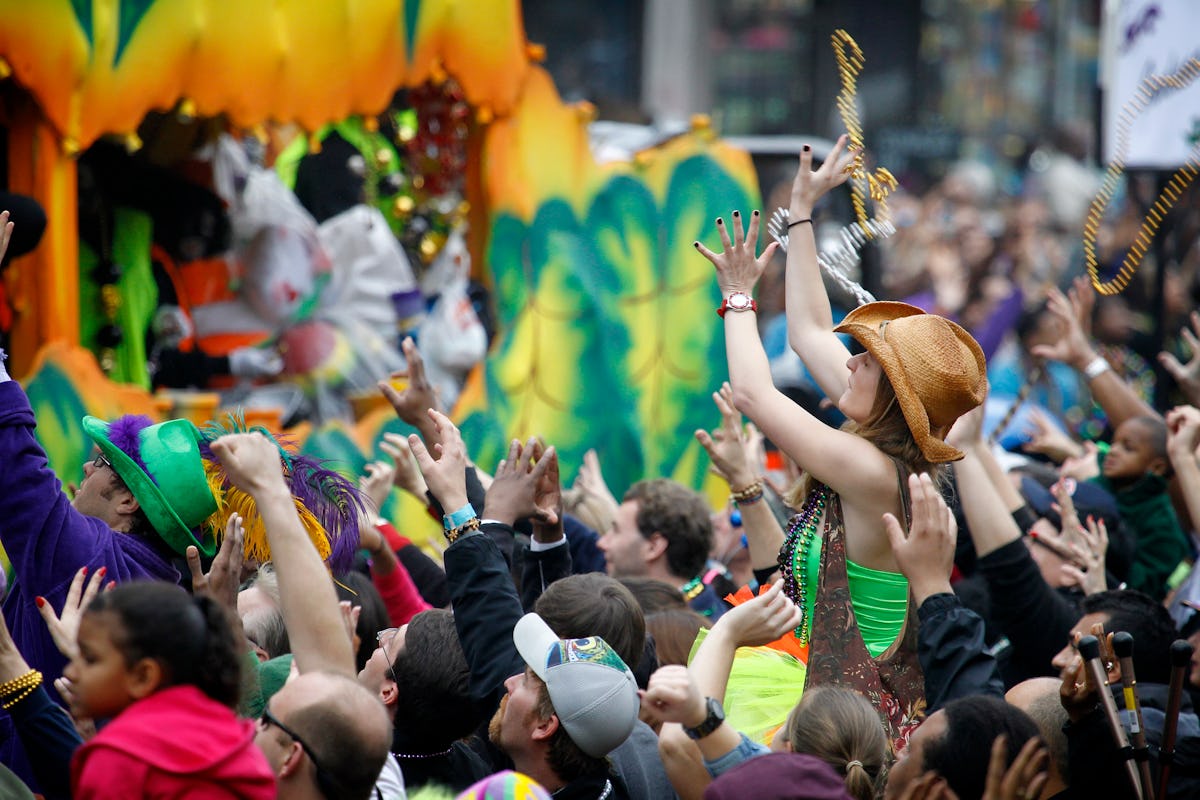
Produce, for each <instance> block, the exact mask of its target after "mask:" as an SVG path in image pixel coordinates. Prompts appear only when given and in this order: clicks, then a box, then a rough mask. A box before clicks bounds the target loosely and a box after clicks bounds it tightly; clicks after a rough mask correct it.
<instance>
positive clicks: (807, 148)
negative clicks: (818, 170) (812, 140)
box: [804, 145, 812, 153]
mask: <svg viewBox="0 0 1200 800" xmlns="http://www.w3.org/2000/svg"><path fill="white" fill-rule="evenodd" d="M809 150H812V148H811V147H809V146H808V145H804V152H806V153H807V152H808V151H809Z"/></svg>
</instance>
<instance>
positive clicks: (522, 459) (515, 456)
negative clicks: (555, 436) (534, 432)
mask: <svg viewBox="0 0 1200 800" xmlns="http://www.w3.org/2000/svg"><path fill="white" fill-rule="evenodd" d="M538 447H539V445H538V442H537V440H536V439H530V440H529V441H528V442H527V443H526V444H525V446H524V447H522V446H521V443H520V442H519V441H518V440H516V439H513V441H512V443H511V444H510V445H509V448H508V457H507V458H505V459H504V460H503V461H501V462H500V464H499V465H497V467H496V475H495V478H494V480H493V481H492V485H491V486H490V487H489V488H488V490H487V495H486V496H485V498H484V508H485V509H486V516H487V518H488V519H494V520H498V521H500V522H503V523H505V524H507V525H512V524H513V523H514V522H516V521H517V520H519V519H524V518H526V517H532V518H535V519H536V520H537V521H538V522H540V523H542V524H544V525H554V524H556V523H557V522H558V509H556V508H551V507H548V506H539V504H538V501H539V498H540V499H541V501H542V502H543V503H551V502H554V498H553V492H552V491H550V490H548V489H547V488H546V487H545V486H544V485H543V480H544V478H545V475H546V473H547V472H548V471H549V469H550V467H551V466H552V465H553V467H554V470H555V471H556V472H557V470H558V457H557V455H556V454H555V451H554V448H553V447H551V448H549V449H548V450H546V452H545V454H544V455H543V456H542V457H541V458H540V459H538V460H537V463H536V464H534V458H535V453H536V451H537V448H538ZM558 502H559V503H560V504H561V502H562V501H561V496H560V499H559V500H558Z"/></svg>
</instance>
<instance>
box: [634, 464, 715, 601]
mask: <svg viewBox="0 0 1200 800" xmlns="http://www.w3.org/2000/svg"><path fill="white" fill-rule="evenodd" d="M624 499H625V502H627V503H628V502H637V504H638V509H637V527H638V531H640V532H641V534H642V536H644V537H645V538H646V539H650V538H651V537H653V536H654V534H656V533H657V534H660V535H661V536H662V537H663V538H664V539H666V540H667V553H666V556H667V569H669V570H670V571H671V573H672V574H673V575H676V576H678V577H680V578H683V579H685V580H686V579H689V578H692V577H695V576H696V575H699V574H700V572H701V570H703V569H704V564H705V563H706V562H707V561H708V551H709V550H711V549H712V537H713V534H712V512H711V511H710V509H709V507H708V502H707V501H706V500H705V499H704V497H703V496H702V495H701V494H700V493H699V492H696V491H693V490H692V489H689V488H688V487H686V486H684V485H683V484H681V483H677V482H675V481H673V480H670V479H669V478H651V479H649V480H641V481H638V482H637V483H635V484H634V485H633V486H630V487H629V490H628V491H626V492H625V498H624Z"/></svg>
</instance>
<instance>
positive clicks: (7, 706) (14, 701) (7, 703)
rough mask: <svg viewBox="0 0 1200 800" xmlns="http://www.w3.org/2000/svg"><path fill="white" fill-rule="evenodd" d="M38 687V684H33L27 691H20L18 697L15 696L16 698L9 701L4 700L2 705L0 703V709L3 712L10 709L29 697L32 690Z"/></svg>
mask: <svg viewBox="0 0 1200 800" xmlns="http://www.w3.org/2000/svg"><path fill="white" fill-rule="evenodd" d="M38 685H39V684H34V685H33V686H30V687H29V688H27V689H23V690H22V691H21V693H20V694H19V695H17V696H16V697H13V698H11V699H9V700H5V701H4V702H3V703H0V708H3V709H4V710H5V711H7V710H8V709H10V708H12V707H13V706H15V705H16V704H17V703H19V702H21V701H22V700H24V699H25V698H26V697H29V695H31V694H33V690H34V689H36V688H37V687H38Z"/></svg>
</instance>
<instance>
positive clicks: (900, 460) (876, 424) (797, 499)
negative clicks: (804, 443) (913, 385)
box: [783, 370, 949, 508]
mask: <svg viewBox="0 0 1200 800" xmlns="http://www.w3.org/2000/svg"><path fill="white" fill-rule="evenodd" d="M841 429H842V430H843V431H846V432H847V433H856V434H858V435H859V436H861V437H863V438H864V439H866V440H867V441H869V442H870V443H871V444H873V445H875V446H876V447H877V448H879V451H880V452H882V453H883V454H884V455H885V456H888V457H889V458H891V459H892V460H893V461H895V462H896V464H897V465H898V466H899V467H900V468H901V470H902V471H903V472H904V474H903V475H902V476H901V477H902V478H903V479H905V480H907V479H908V476H909V475H911V474H913V473H921V472H928V473H929V477H930V478H932V479H933V483H934V486H936V487H937V488H938V489H939V490H940V489H941V488H942V486H943V484H944V483H945V482H946V477H947V475H948V474H949V471H948V469H947V467H946V466H945V465H944V464H933V463H930V462H929V461H928V460H927V459H926V458H925V455H924V454H923V453H922V452H921V448H920V447H918V446H917V440H916V439H914V438H913V435H912V431H911V430H909V427H908V422H907V421H906V420H905V419H904V412H903V411H901V409H900V402H899V401H898V400H897V399H896V390H895V389H893V388H892V382H891V381H890V380H888V377H887V375H886V374H885V373H884V372H883V371H882V370H881V371H880V373H879V386H878V388H876V389H875V401H874V402H873V403H872V404H871V413H870V414H869V415H868V417H867V421H866V422H864V423H862V424H861V425H859V424H858V423H856V422H854V420H848V421H847V422H846V423H845V424H844V425H842V428H841ZM812 483H813V478H812V474H811V473H810V472H809V471H808V470H805V471H804V474H803V475H801V476H800V479H799V480H798V481H796V483H795V484H794V485H793V486H792V488H790V489H788V491H787V494H786V495H784V498H783V499H784V502H786V503H787V504H788V505H789V506H790V507H792V508H800V507H801V506H803V505H804V499H805V498H806V497H807V496H808V492H809V490H810V489H812Z"/></svg>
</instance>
